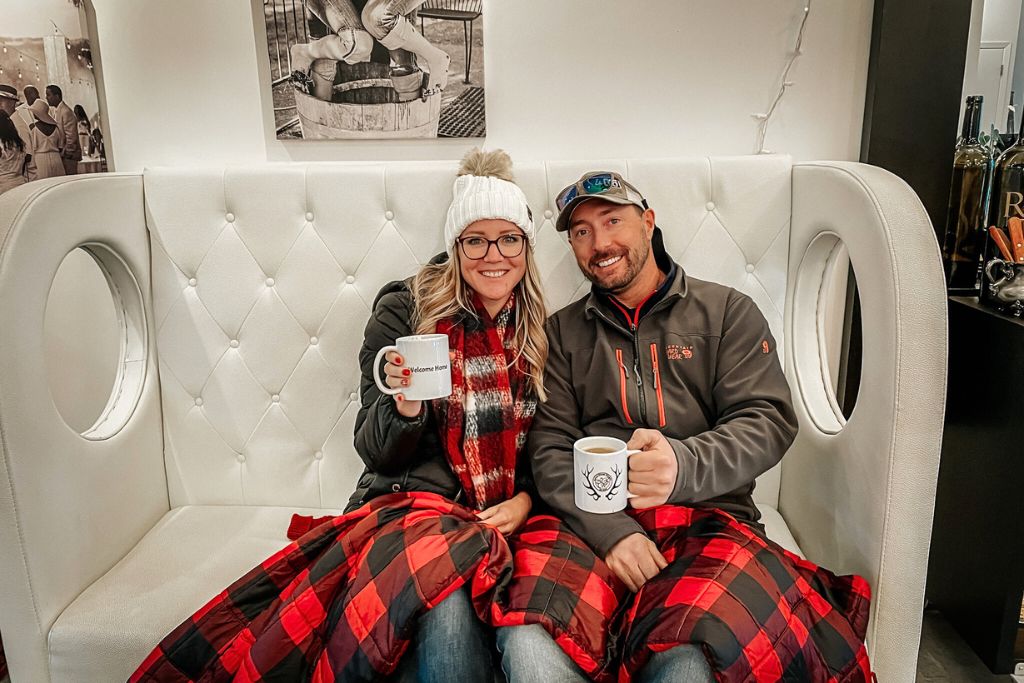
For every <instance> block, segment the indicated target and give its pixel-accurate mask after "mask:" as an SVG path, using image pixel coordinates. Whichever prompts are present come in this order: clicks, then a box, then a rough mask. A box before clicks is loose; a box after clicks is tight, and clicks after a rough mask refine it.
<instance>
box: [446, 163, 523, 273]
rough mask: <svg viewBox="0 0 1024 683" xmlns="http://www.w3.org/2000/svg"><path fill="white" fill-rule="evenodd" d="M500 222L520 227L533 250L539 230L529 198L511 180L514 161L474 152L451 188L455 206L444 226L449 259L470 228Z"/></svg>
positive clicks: (449, 210) (451, 206)
mask: <svg viewBox="0 0 1024 683" xmlns="http://www.w3.org/2000/svg"><path fill="white" fill-rule="evenodd" d="M488 218H501V219H504V220H507V221H509V222H511V223H514V224H516V225H517V226H519V228H520V229H522V231H523V232H524V233H525V234H526V239H527V240H529V242H530V248H534V247H535V246H536V242H537V230H536V228H534V225H533V212H532V211H530V207H529V205H528V204H527V203H526V195H525V194H523V191H522V190H521V189H520V188H519V186H518V185H516V184H515V182H514V181H513V179H512V159H510V158H509V156H508V154H507V153H505V152H504V151H502V150H500V149H499V150H494V151H492V152H484V151H483V150H480V149H474V150H472V151H471V152H470V153H469V154H467V155H466V158H465V159H463V160H462V167H461V168H460V169H459V176H458V177H457V178H455V184H454V185H453V186H452V203H451V205H450V206H449V207H448V218H447V220H446V221H445V224H444V244H445V248H446V249H447V250H448V255H449V256H452V255H453V254H454V252H455V240H457V239H458V238H459V235H461V234H462V231H463V230H465V229H466V227H467V226H469V225H470V224H472V223H474V222H476V221H479V220H484V219H488Z"/></svg>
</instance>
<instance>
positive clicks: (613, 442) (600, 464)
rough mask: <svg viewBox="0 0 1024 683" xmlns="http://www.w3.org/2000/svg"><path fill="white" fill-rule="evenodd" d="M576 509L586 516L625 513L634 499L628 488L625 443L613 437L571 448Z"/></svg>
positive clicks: (590, 438)
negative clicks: (627, 503)
mask: <svg viewBox="0 0 1024 683" xmlns="http://www.w3.org/2000/svg"><path fill="white" fill-rule="evenodd" d="M572 451H573V454H572V459H573V468H574V470H575V476H574V480H575V491H576V507H578V508H579V509H580V510H583V511H584V512H596V513H598V514H608V513H610V512H619V511H620V510H625V509H626V500H627V499H628V498H632V497H633V494H631V493H630V492H629V489H627V487H626V484H627V483H628V479H629V456H631V455H633V454H634V453H639V452H640V451H631V450H627V449H626V442H625V441H623V440H622V439H616V438H614V437H611V436H587V437H584V438H582V439H579V440H578V441H576V443H574V444H573V447H572Z"/></svg>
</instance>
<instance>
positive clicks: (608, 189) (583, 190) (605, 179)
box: [555, 171, 647, 211]
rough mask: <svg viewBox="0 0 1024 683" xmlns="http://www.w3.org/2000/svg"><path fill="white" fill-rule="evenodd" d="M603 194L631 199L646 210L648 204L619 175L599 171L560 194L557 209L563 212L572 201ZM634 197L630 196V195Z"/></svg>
mask: <svg viewBox="0 0 1024 683" xmlns="http://www.w3.org/2000/svg"><path fill="white" fill-rule="evenodd" d="M603 194H609V195H614V196H617V197H621V198H623V199H629V200H631V201H635V202H637V203H642V204H643V205H644V207H645V208H646V206H647V202H646V201H645V200H644V198H643V196H642V195H641V194H640V191H639V190H637V189H636V188H635V187H633V186H632V185H630V184H629V183H628V182H626V181H625V180H624V179H623V177H622V176H620V175H619V174H618V173H612V172H609V171H599V172H595V173H588V174H587V175H585V176H583V177H582V178H580V179H579V180H577V181H576V182H575V183H573V184H572V185H570V186H568V187H567V188H565V189H564V190H562V191H561V192H559V193H558V196H557V197H555V207H556V208H557V209H558V210H559V211H561V210H562V209H564V208H565V207H566V206H568V205H569V203H570V202H572V200H574V199H576V198H577V197H580V196H600V195H603ZM631 194H632V195H633V196H630V195H631Z"/></svg>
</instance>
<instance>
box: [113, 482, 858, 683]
mask: <svg viewBox="0 0 1024 683" xmlns="http://www.w3.org/2000/svg"><path fill="white" fill-rule="evenodd" d="M636 517H637V519H638V520H639V521H640V523H641V524H642V525H643V526H644V527H645V528H646V529H648V531H649V533H650V534H651V535H652V537H653V538H654V539H655V540H656V542H657V543H658V546H659V547H660V548H661V550H662V552H663V554H664V555H665V557H666V559H667V560H668V561H669V566H668V567H667V568H666V569H665V570H663V571H662V572H661V573H660V574H659V575H658V576H657V577H655V578H654V579H653V580H651V581H649V582H648V583H647V584H646V585H645V586H644V587H643V589H642V590H641V591H640V592H639V593H638V594H637V595H636V596H635V597H634V596H633V595H632V594H630V593H629V592H628V591H627V590H626V588H625V587H624V586H623V584H622V583H621V582H620V581H619V580H618V579H617V578H616V577H615V576H614V574H613V573H612V572H611V571H610V570H609V569H608V567H607V566H606V565H605V564H604V562H603V561H601V560H600V559H598V558H597V557H596V556H595V555H594V553H593V552H592V551H591V550H590V549H589V547H588V546H586V545H585V544H584V543H583V542H582V541H581V540H580V539H579V538H577V537H576V536H575V535H574V534H572V533H571V532H569V531H568V530H567V528H566V527H565V526H564V525H563V524H562V523H561V522H560V521H559V520H557V519H555V518H554V517H550V516H538V517H534V518H531V519H530V520H529V521H527V523H526V524H525V525H524V526H523V528H522V529H521V530H520V531H519V532H517V533H516V534H515V535H513V536H512V537H511V538H510V539H509V540H508V542H506V540H505V539H504V538H503V537H502V536H501V534H499V533H498V532H497V531H496V530H495V529H494V528H493V527H488V526H486V525H484V524H481V523H479V522H478V521H476V518H475V516H474V514H473V512H472V511H470V510H469V509H467V508H464V507H462V506H460V505H457V504H455V503H452V502H450V501H447V500H445V499H443V498H441V497H439V496H436V495H433V494H426V493H412V494H405V493H402V494H394V495H389V496H382V497H380V498H377V499H375V500H373V501H370V502H369V503H367V504H366V505H364V506H363V507H361V508H359V509H358V510H356V511H353V512H351V513H349V514H347V515H344V516H340V517H332V518H328V519H327V520H326V521H325V522H324V523H322V524H320V525H319V526H316V527H315V528H313V529H312V530H310V531H309V532H308V533H306V534H305V535H303V536H302V537H301V538H300V539H298V540H297V541H296V542H294V543H292V544H290V545H289V546H287V547H285V548H284V549H283V550H281V551H280V552H278V553H277V554H275V555H274V556H272V557H270V558H269V559H267V560H266V561H265V562H263V563H262V564H261V565H259V566H258V567H256V568H254V569H253V570H252V571H250V572H249V573H248V574H246V575H245V576H244V577H242V578H241V579H239V580H238V581H236V582H235V583H234V584H232V585H231V586H230V587H228V588H227V589H226V590H225V591H224V592H222V593H221V594H220V595H218V596H217V597H215V598H214V599H213V600H211V601H210V602H209V603H208V604H207V605H206V606H205V607H203V608H202V609H201V610H199V612H197V613H196V614H195V615H193V616H192V617H191V618H190V619H188V620H187V621H186V622H185V623H183V624H181V625H180V626H179V627H178V628H176V629H175V630H174V631H172V632H171V633H170V634H169V635H168V636H167V637H166V638H165V639H164V640H163V642H161V643H160V644H159V645H158V646H157V648H156V649H155V650H153V652H152V653H151V654H150V655H149V657H147V658H146V660H145V661H144V662H143V663H142V665H141V666H140V668H139V669H138V671H136V672H135V674H133V675H132V677H131V679H130V681H132V682H135V681H173V682H179V681H182V682H183V681H215V680H228V679H231V680H235V681H263V680H296V681H298V680H311V681H318V682H319V681H334V680H344V681H369V680H374V679H378V678H380V677H382V676H383V675H386V674H389V673H391V672H392V671H394V669H395V668H396V666H397V664H398V661H399V659H400V657H401V656H402V653H403V652H404V651H405V649H406V647H407V646H408V644H409V641H410V639H411V636H412V634H413V629H414V628H415V624H416V619H417V617H418V616H419V615H420V614H422V613H423V612H424V611H426V610H428V609H430V608H431V607H433V606H434V605H436V604H438V603H439V602H441V601H442V600H443V599H444V598H445V597H447V596H448V595H449V594H450V593H452V592H453V591H455V590H458V589H460V588H462V587H463V586H468V588H469V590H470V593H471V595H472V597H473V603H474V607H475V609H476V612H477V614H478V616H479V617H480V618H481V619H482V620H484V621H485V622H487V623H490V624H492V625H494V626H496V627H497V626H509V625H518V624H529V623H539V624H542V625H543V626H544V628H546V629H547V630H548V632H550V633H551V634H552V636H553V637H554V638H555V641H556V642H557V643H558V644H559V645H560V646H561V647H562V649H563V650H565V651H566V652H567V653H568V654H569V656H570V657H572V658H573V660H574V661H575V662H576V663H577V664H578V665H579V666H580V667H581V668H582V669H583V670H584V671H585V672H586V673H587V674H588V675H589V676H591V677H592V678H594V679H595V680H598V681H612V680H615V679H616V678H617V679H618V680H619V681H620V682H623V683H625V682H627V681H629V680H630V678H631V676H632V674H633V673H634V672H636V671H637V670H638V669H639V668H640V667H642V666H643V664H644V663H645V662H646V661H647V659H648V658H649V657H650V655H651V653H653V652H657V651H660V650H664V649H668V648H670V647H673V646H675V645H678V644H682V643H696V644H699V645H701V646H702V647H703V650H704V653H705V654H706V655H707V657H708V660H709V662H710V663H711V666H712V668H713V669H714V670H715V672H716V675H717V677H718V680H719V681H756V682H761V681H780V680H781V681H837V682H844V683H845V682H853V681H867V680H871V672H870V666H869V663H868V658H867V652H866V649H865V647H864V644H863V639H864V632H865V628H866V626H867V619H868V605H869V600H870V598H869V589H868V586H867V584H866V583H865V581H864V580H863V579H861V578H859V577H856V576H845V577H840V576H835V575H834V574H832V573H831V572H829V571H827V570H824V569H821V568H819V567H816V566H815V565H813V564H811V563H809V562H806V561H804V560H802V559H800V558H799V557H797V556H795V555H793V554H792V553H789V552H787V551H785V550H783V549H782V548H780V547H779V546H777V545H776V544H774V543H771V542H770V541H765V540H764V539H763V538H761V537H759V536H758V535H757V534H755V533H754V532H752V531H751V530H750V529H748V528H747V527H745V526H744V525H742V524H740V523H738V522H737V521H736V520H734V519H733V518H732V517H730V516H729V515H727V514H725V513H721V512H719V511H715V510H696V509H691V508H684V507H677V506H664V507H660V508H653V509H650V510H645V511H642V512H639V513H637V514H636ZM611 634H614V635H611Z"/></svg>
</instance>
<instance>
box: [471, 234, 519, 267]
mask: <svg viewBox="0 0 1024 683" xmlns="http://www.w3.org/2000/svg"><path fill="white" fill-rule="evenodd" d="M458 242H459V246H461V247H462V255H463V256H465V257H466V258H468V259H471V260H473V261H479V260H480V259H482V258H484V257H486V256H487V252H488V251H490V250H491V245H492V244H493V245H494V246H495V247H497V248H498V253H499V254H501V255H502V256H504V257H505V258H515V257H516V256H519V255H520V254H522V253H523V246H524V245H525V244H526V235H522V234H520V233H515V232H510V233H509V234H507V235H502V236H500V237H499V238H498V239H496V240H489V239H487V238H486V237H481V236H480V235H470V236H469V237H461V238H459V240H458Z"/></svg>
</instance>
